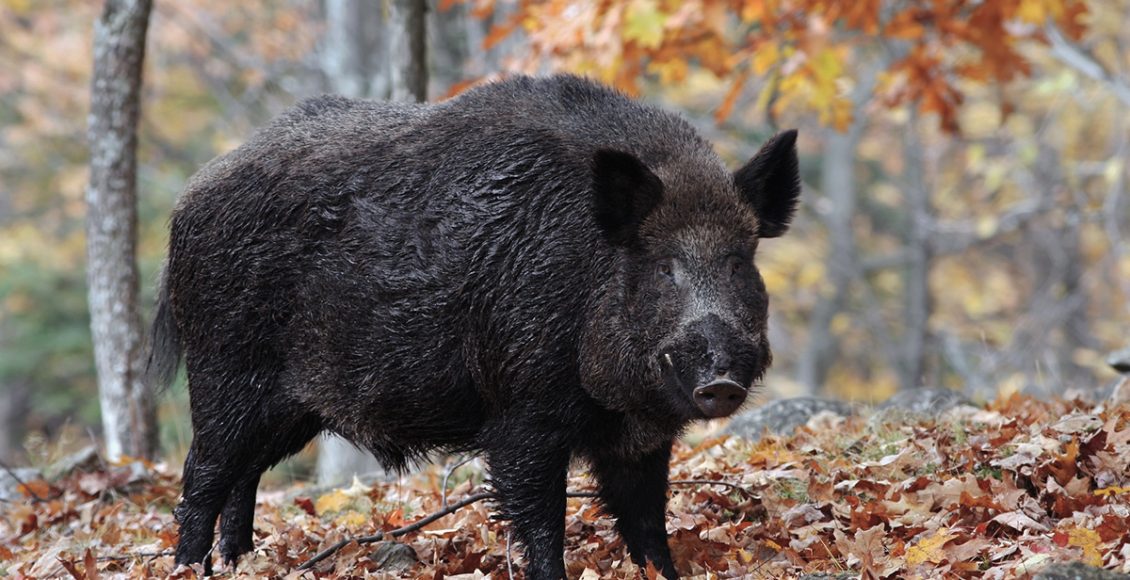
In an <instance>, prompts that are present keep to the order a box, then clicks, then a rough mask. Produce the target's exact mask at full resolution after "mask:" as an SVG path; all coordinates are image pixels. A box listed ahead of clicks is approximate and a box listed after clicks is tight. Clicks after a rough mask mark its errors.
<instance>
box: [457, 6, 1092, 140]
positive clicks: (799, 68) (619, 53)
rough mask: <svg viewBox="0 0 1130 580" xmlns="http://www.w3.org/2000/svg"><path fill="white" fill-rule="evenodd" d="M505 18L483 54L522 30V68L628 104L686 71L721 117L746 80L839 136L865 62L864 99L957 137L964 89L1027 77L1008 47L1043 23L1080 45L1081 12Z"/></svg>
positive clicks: (1029, 9) (921, 10)
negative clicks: (697, 72) (870, 88)
mask: <svg viewBox="0 0 1130 580" xmlns="http://www.w3.org/2000/svg"><path fill="white" fill-rule="evenodd" d="M456 1H458V0H445V1H444V5H451V4H454V3H455V2H456ZM467 1H468V2H469V3H472V4H473V5H474V12H475V13H476V14H478V15H480V16H485V15H487V14H490V13H492V12H495V11H497V10H500V9H501V3H499V4H500V5H499V6H496V2H495V0H467ZM508 13H509V16H508V17H507V18H505V19H503V21H502V22H501V23H499V24H498V25H496V26H495V27H494V29H493V31H492V32H491V34H490V35H489V36H488V37H487V39H486V42H487V45H488V46H489V45H491V44H492V43H495V42H498V41H499V40H501V39H503V38H505V37H507V36H508V35H510V34H512V33H513V32H514V31H515V30H517V29H521V30H523V31H524V32H525V33H526V35H527V36H528V38H529V41H530V48H531V50H530V52H529V54H528V57H527V58H526V64H527V66H528V67H529V68H530V69H531V70H532V69H536V67H538V66H541V65H542V64H543V63H545V62H547V61H548V62H553V63H555V64H556V66H558V67H560V68H563V69H567V70H571V71H575V72H581V73H588V74H593V75H595V76H597V77H599V78H601V79H603V80H604V81H606V82H609V83H612V84H615V85H617V86H619V87H621V88H622V89H625V90H627V91H628V92H631V93H635V92H637V91H638V83H639V81H640V79H641V78H643V77H645V76H650V77H655V78H657V79H658V80H659V81H660V82H661V83H662V84H665V85H673V84H677V83H680V82H682V81H683V80H685V79H686V76H687V73H688V70H689V68H690V67H691V66H697V67H702V68H704V69H707V70H709V71H711V72H712V73H714V74H715V75H716V76H718V77H720V78H725V79H728V80H729V82H730V88H729V91H728V92H727V94H726V97H725V98H724V100H723V101H722V102H721V103H720V104H719V106H718V108H717V112H716V118H717V119H718V120H722V119H725V118H726V117H728V116H729V115H730V113H731V111H732V108H733V106H734V103H735V100H736V98H737V96H738V95H739V94H740V93H741V91H742V89H743V88H744V87H745V85H746V83H747V82H748V81H749V80H750V78H751V76H755V77H768V78H769V79H770V82H768V83H765V84H763V88H762V89H761V95H760V97H759V99H758V103H759V104H760V105H762V106H765V107H768V108H769V109H770V113H771V114H774V113H779V112H781V111H783V110H784V109H786V108H788V107H791V106H797V107H799V108H800V109H802V110H812V111H815V112H817V113H818V114H819V116H820V119H821V121H822V122H823V123H826V124H831V125H834V126H836V127H838V128H841V129H842V128H844V127H846V126H847V124H848V123H849V122H850V120H851V115H852V109H853V107H852V100H851V95H850V88H851V87H852V86H853V84H854V83H855V82H857V81H858V79H857V78H853V76H852V73H853V72H854V67H853V66H852V65H850V64H849V63H858V62H861V61H864V60H874V61H876V62H877V63H879V66H880V68H881V69H882V70H881V75H880V79H879V82H878V84H877V86H876V87H875V90H874V95H873V98H874V99H875V100H877V101H879V102H882V103H883V104H885V105H888V106H895V105H900V104H908V103H912V104H915V105H916V106H917V107H918V109H919V110H920V111H921V112H924V113H936V114H937V115H938V118H939V120H940V123H941V125H942V127H943V128H945V129H946V130H949V131H956V130H957V120H956V114H957V110H958V107H959V106H960V105H961V102H962V84H963V83H965V82H968V81H977V82H988V81H992V82H996V83H1004V82H1007V81H1009V80H1012V79H1013V78H1015V77H1016V76H1018V75H1026V74H1028V72H1029V67H1028V64H1027V63H1026V62H1025V59H1024V58H1023V57H1022V56H1021V53H1020V51H1019V45H1020V44H1021V43H1023V42H1027V41H1034V42H1045V39H1044V27H1045V25H1048V26H1056V27H1058V28H1059V29H1061V30H1062V31H1063V32H1064V33H1065V34H1066V35H1067V36H1068V37H1069V38H1072V39H1078V38H1080V37H1081V36H1082V35H1083V33H1084V32H1085V19H1086V15H1087V6H1086V4H1085V3H1084V2H1083V1H1082V0H1067V1H1061V0H1002V1H993V2H976V1H972V0H937V1H933V2H883V1H882V0H626V1H618V0H552V1H536V0H518V2H517V3H516V6H514V7H512V9H508ZM1005 107H1006V109H1007V108H1008V107H1009V105H1008V104H1007V103H1006V104H1005Z"/></svg>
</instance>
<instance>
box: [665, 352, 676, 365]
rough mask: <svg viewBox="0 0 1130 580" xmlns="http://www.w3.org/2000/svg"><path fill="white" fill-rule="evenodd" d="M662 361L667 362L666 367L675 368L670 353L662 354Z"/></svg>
mask: <svg viewBox="0 0 1130 580" xmlns="http://www.w3.org/2000/svg"><path fill="white" fill-rule="evenodd" d="M663 360H665V361H667V366H669V367H671V368H675V363H674V361H672V360H671V353H669V352H667V353H663Z"/></svg>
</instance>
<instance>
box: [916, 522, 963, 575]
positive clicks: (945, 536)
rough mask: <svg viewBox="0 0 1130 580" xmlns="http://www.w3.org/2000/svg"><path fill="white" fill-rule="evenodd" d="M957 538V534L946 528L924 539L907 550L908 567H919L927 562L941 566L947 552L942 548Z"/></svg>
mask: <svg viewBox="0 0 1130 580" xmlns="http://www.w3.org/2000/svg"><path fill="white" fill-rule="evenodd" d="M956 537H957V534H954V533H952V532H950V531H949V530H948V529H946V528H941V529H939V530H938V531H936V532H934V535H932V536H929V537H926V538H922V539H921V540H919V541H918V543H917V544H915V545H913V546H911V547H910V548H908V549H907V550H906V564H907V565H908V566H918V565H919V564H924V563H926V562H931V563H934V564H940V563H941V562H942V559H944V558H945V557H946V554H945V552H943V551H942V546H944V545H945V543H946V542H948V541H950V540H952V539H954V538H956Z"/></svg>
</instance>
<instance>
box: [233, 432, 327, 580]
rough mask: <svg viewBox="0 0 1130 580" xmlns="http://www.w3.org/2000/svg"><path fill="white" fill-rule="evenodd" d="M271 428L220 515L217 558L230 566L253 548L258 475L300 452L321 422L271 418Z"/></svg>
mask: <svg viewBox="0 0 1130 580" xmlns="http://www.w3.org/2000/svg"><path fill="white" fill-rule="evenodd" d="M272 429H273V430H274V431H275V436H274V438H272V439H270V440H269V441H267V442H266V443H265V444H264V445H263V446H262V447H261V448H259V449H258V450H257V455H256V456H255V457H254V458H253V459H251V460H250V461H249V462H248V463H247V468H246V469H245V470H244V472H243V475H242V476H240V478H239V480H238V481H237V482H236V484H235V487H233V488H232V490H231V494H230V495H228V499H227V502H226V503H224V509H223V512H222V513H221V514H220V557H221V559H222V560H223V562H224V564H225V565H227V566H231V567H233V568H234V566H235V563H236V561H237V560H238V559H239V557H240V556H241V555H243V554H245V553H247V552H250V551H251V549H252V548H253V547H254V545H253V544H252V532H253V530H252V522H253V520H254V516H255V492H256V490H257V489H258V487H259V477H260V476H261V475H262V474H263V472H264V471H266V470H268V469H270V468H271V467H273V466H274V465H275V464H277V463H278V462H279V461H282V460H283V459H285V458H287V457H289V456H291V455H293V454H295V453H297V452H299V451H301V450H302V448H303V447H305V446H306V444H307V443H309V442H310V440H311V439H313V438H314V437H315V436H316V435H317V434H318V433H319V432H320V431H321V430H322V422H321V420H319V419H318V418H317V417H316V416H313V415H311V416H307V417H304V418H302V419H299V420H296V421H292V422H285V421H272Z"/></svg>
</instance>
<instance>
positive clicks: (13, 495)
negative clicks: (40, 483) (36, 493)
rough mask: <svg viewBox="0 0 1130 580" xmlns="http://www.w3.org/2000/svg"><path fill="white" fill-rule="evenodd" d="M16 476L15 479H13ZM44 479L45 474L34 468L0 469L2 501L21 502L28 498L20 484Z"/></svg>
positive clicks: (0, 494) (0, 498)
mask: <svg viewBox="0 0 1130 580" xmlns="http://www.w3.org/2000/svg"><path fill="white" fill-rule="evenodd" d="M13 475H14V477H13ZM39 479H43V473H42V472H40V471H39V470H38V469H35V468H33V467H15V468H12V469H11V470H8V469H0V500H3V501H21V500H23V499H26V498H27V496H25V495H24V494H23V492H21V491H20V482H23V483H27V482H29V481H36V480H39Z"/></svg>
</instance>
